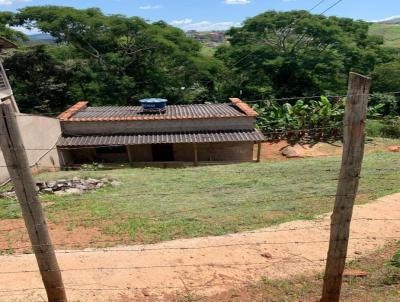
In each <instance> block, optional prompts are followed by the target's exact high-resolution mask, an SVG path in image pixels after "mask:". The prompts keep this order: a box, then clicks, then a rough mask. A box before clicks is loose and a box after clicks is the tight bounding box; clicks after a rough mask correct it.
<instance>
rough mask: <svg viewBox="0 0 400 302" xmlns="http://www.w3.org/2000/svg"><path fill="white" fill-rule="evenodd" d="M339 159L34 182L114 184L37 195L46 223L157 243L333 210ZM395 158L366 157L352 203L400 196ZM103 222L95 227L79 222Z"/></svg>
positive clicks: (9, 208)
mask: <svg viewBox="0 0 400 302" xmlns="http://www.w3.org/2000/svg"><path fill="white" fill-rule="evenodd" d="M339 166H340V158H339V157H324V158H308V159H300V160H291V161H281V162H262V163H259V164H256V163H244V164H237V165H222V166H205V167H191V168H185V169H157V168H144V169H129V168H122V169H116V170H108V171H93V172H87V171H70V172H56V173H46V174H41V175H39V176H37V179H38V180H54V179H61V178H72V177H74V176H79V177H95V178H101V177H105V176H107V177H112V178H116V179H118V180H120V181H121V182H122V185H121V186H119V187H111V186H110V187H105V188H101V189H99V190H96V191H92V192H88V193H85V194H83V195H74V196H63V197H61V196H55V195H42V196H41V200H42V201H43V202H45V204H47V206H46V207H45V211H46V214H47V216H48V217H49V220H51V221H53V222H56V223H63V221H65V220H68V221H70V220H74V221H76V223H74V224H72V223H69V224H70V227H71V228H73V226H74V225H75V224H77V225H83V226H96V227H100V228H101V229H102V230H103V232H104V233H105V234H112V235H113V236H115V238H129V239H130V240H132V241H134V242H157V241H161V240H170V239H174V238H184V237H195V236H204V235H221V234H227V233H232V232H239V231H244V230H252V229H257V228H261V227H265V226H269V225H273V224H277V223H281V222H285V221H290V220H295V219H311V218H313V217H315V216H316V215H318V214H321V213H325V212H329V211H330V210H331V209H332V205H333V201H334V197H333V196H332V195H334V194H335V191H336V184H337V176H338V169H339ZM399 167H400V154H398V153H384V152H378V153H370V154H367V155H366V156H365V161H364V169H363V172H362V178H361V183H360V190H359V191H360V195H359V197H358V200H357V202H358V203H364V202H368V201H371V200H374V199H375V198H377V197H380V196H384V195H387V194H391V193H394V192H400V173H398V172H399ZM17 217H20V211H19V207H18V205H17V203H16V202H12V203H11V204H10V200H4V199H3V200H1V199H0V218H2V219H5V218H17ZM87 219H101V221H85V220H87Z"/></svg>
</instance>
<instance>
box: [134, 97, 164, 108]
mask: <svg viewBox="0 0 400 302" xmlns="http://www.w3.org/2000/svg"><path fill="white" fill-rule="evenodd" d="M139 102H140V103H141V104H142V107H143V110H144V111H163V110H165V107H166V106H167V102H168V100H166V99H155V98H152V99H143V100H140V101H139Z"/></svg>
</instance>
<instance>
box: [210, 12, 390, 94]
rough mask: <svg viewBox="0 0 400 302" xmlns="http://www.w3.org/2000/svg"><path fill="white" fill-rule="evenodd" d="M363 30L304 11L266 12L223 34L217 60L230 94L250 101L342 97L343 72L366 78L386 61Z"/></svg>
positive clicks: (377, 41)
mask: <svg viewBox="0 0 400 302" xmlns="http://www.w3.org/2000/svg"><path fill="white" fill-rule="evenodd" d="M368 29H369V24H368V23H367V22H363V21H354V20H352V19H347V18H337V17H325V16H321V15H312V14H310V13H308V12H305V11H291V12H274V11H269V12H266V13H263V14H260V15H258V16H256V17H254V18H250V19H248V20H246V21H245V22H244V25H243V26H242V27H238V28H232V29H231V30H230V31H229V32H228V36H230V39H229V41H230V45H229V46H223V47H221V48H220V49H219V50H218V52H217V57H218V58H220V59H221V60H223V61H224V62H225V64H226V65H227V66H228V68H229V69H230V70H231V71H232V74H231V81H230V83H228V85H227V86H226V90H227V91H228V92H229V93H230V94H232V95H233V94H238V93H239V90H242V93H243V96H244V97H245V98H250V99H260V98H265V97H266V96H275V97H290V96H309V95H314V94H324V93H328V94H343V93H345V90H346V82H347V75H348V72H349V71H351V70H352V71H357V72H361V73H363V74H369V73H370V72H371V71H372V70H373V68H374V66H375V65H376V64H378V63H382V62H387V61H389V60H391V59H392V52H391V51H389V50H386V49H384V47H383V46H382V45H383V39H382V38H381V37H371V36H369V35H368Z"/></svg>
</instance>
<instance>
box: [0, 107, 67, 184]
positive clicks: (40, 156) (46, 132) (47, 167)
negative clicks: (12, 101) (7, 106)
mask: <svg viewBox="0 0 400 302" xmlns="http://www.w3.org/2000/svg"><path fill="white" fill-rule="evenodd" d="M17 122H18V126H19V129H20V132H21V134H22V140H23V142H24V145H25V149H28V150H26V152H27V156H28V160H29V164H30V165H32V171H33V172H34V173H36V172H41V171H53V170H57V169H58V168H59V167H60V160H59V157H58V152H57V149H56V148H55V144H56V142H57V140H58V138H59V136H60V135H61V127H60V121H59V120H58V119H55V118H50V117H43V116H35V115H28V114H26V115H25V114H17ZM31 149H39V150H31ZM3 166H5V162H4V157H3V154H2V152H1V151H0V184H1V183H4V182H5V181H7V180H8V177H9V174H8V171H7V168H4V167H3Z"/></svg>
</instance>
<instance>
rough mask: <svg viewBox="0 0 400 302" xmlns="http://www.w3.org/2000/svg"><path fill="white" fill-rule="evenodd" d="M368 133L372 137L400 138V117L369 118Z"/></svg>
mask: <svg viewBox="0 0 400 302" xmlns="http://www.w3.org/2000/svg"><path fill="white" fill-rule="evenodd" d="M367 135H368V136H371V137H385V138H400V117H398V118H394V119H382V120H369V121H368V122H367Z"/></svg>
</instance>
